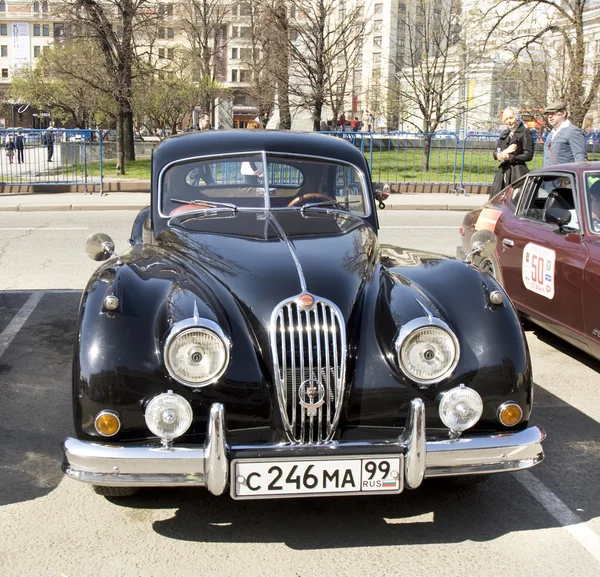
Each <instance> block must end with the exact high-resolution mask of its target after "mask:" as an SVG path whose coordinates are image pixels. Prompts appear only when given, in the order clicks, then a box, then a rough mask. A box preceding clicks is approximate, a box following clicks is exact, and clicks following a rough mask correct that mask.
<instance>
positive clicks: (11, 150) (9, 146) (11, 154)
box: [4, 136, 15, 164]
mask: <svg viewBox="0 0 600 577" xmlns="http://www.w3.org/2000/svg"><path fill="white" fill-rule="evenodd" d="M4 149H5V150H6V156H7V157H8V160H9V161H10V164H12V163H13V159H14V158H15V143H14V142H13V139H12V136H7V138H6V142H5V144H4Z"/></svg>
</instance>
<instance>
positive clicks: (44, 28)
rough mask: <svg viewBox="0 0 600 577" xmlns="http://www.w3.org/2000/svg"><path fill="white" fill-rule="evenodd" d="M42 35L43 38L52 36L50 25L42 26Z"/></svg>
mask: <svg viewBox="0 0 600 577" xmlns="http://www.w3.org/2000/svg"><path fill="white" fill-rule="evenodd" d="M42 35H43V36H50V24H44V25H43V26H42Z"/></svg>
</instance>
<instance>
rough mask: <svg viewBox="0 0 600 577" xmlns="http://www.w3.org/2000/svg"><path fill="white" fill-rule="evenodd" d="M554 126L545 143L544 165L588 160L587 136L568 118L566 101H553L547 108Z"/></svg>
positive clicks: (545, 112) (545, 111)
mask: <svg viewBox="0 0 600 577" xmlns="http://www.w3.org/2000/svg"><path fill="white" fill-rule="evenodd" d="M544 114H546V115H547V116H548V124H550V126H552V130H551V131H550V134H548V136H547V137H546V143H545V144H544V166H554V165H555V164H564V163H567V162H581V161H586V160H587V149H586V144H585V136H584V135H583V131H582V130H581V128H579V127H578V126H575V125H574V124H571V122H570V120H568V114H567V104H566V102H552V103H551V104H549V105H548V106H547V107H546V108H545V110H544Z"/></svg>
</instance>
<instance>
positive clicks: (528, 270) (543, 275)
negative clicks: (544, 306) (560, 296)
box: [521, 242, 556, 299]
mask: <svg viewBox="0 0 600 577" xmlns="http://www.w3.org/2000/svg"><path fill="white" fill-rule="evenodd" d="M555 262H556V252H555V251H553V250H552V249H550V248H546V247H544V246H540V245H538V244H534V243H532V242H530V243H529V244H527V245H525V248H524V249H523V264H522V267H521V273H522V277H523V284H524V285H525V288H526V289H527V290H530V291H532V292H534V293H537V294H539V295H542V296H543V297H546V298H547V299H551V298H554V264H555Z"/></svg>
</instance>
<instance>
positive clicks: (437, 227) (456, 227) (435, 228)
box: [0, 226, 458, 232]
mask: <svg viewBox="0 0 600 577" xmlns="http://www.w3.org/2000/svg"><path fill="white" fill-rule="evenodd" d="M379 228H399V229H403V228H407V229H408V228H415V229H417V228H418V229H432V230H437V229H440V228H448V229H453V230H456V232H458V226H380V227H379ZM0 230H2V229H0Z"/></svg>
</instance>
